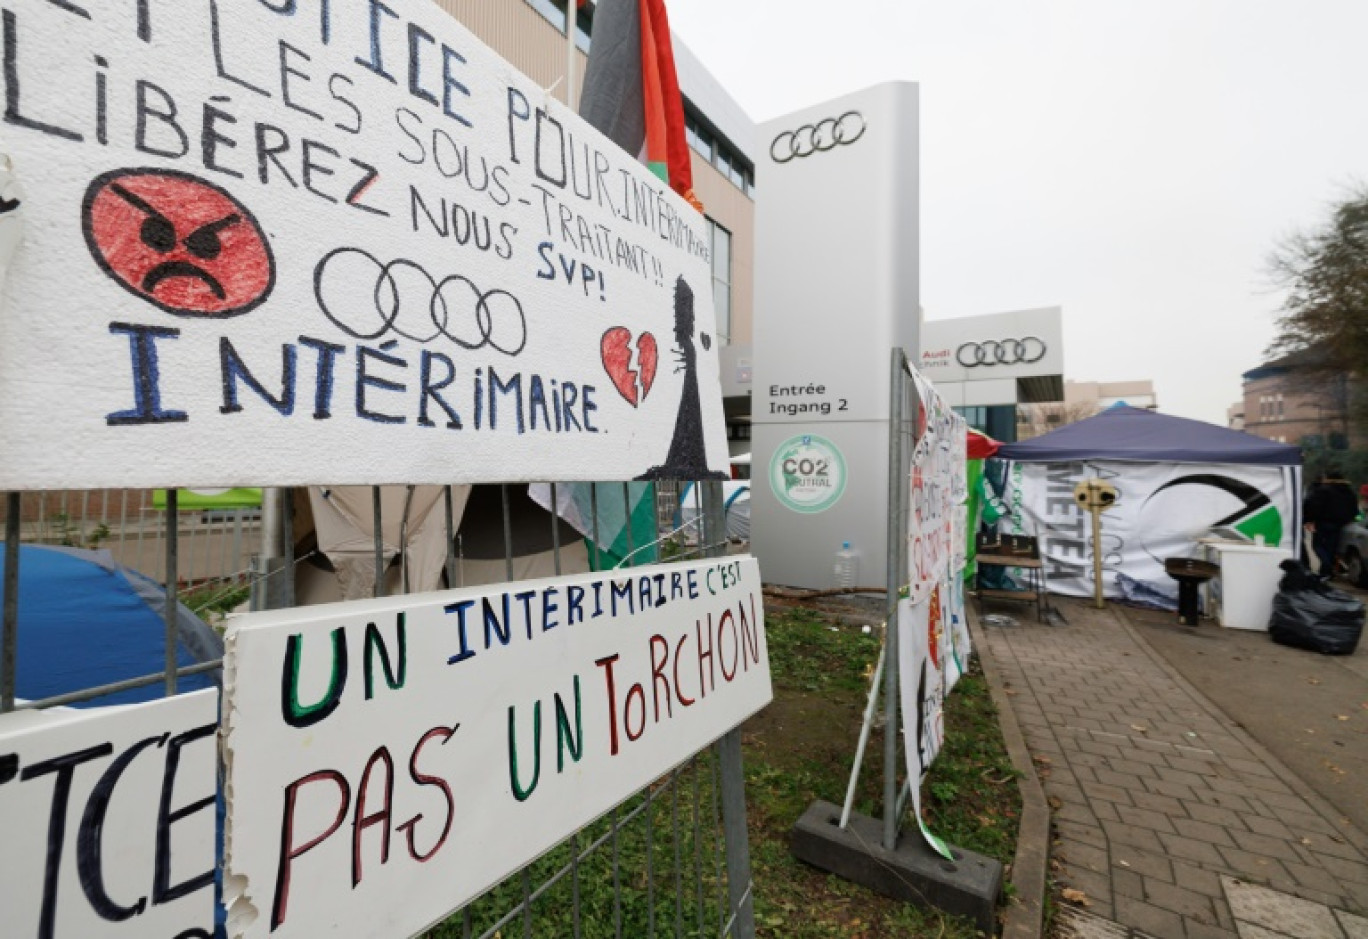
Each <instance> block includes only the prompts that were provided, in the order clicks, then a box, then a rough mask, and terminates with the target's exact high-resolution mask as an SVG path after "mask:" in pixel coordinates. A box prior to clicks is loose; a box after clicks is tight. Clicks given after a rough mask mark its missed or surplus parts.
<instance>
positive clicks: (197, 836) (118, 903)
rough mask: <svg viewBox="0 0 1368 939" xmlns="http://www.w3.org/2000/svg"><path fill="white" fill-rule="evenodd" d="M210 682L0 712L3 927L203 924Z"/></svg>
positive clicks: (66, 929) (188, 928) (87, 930)
mask: <svg viewBox="0 0 1368 939" xmlns="http://www.w3.org/2000/svg"><path fill="white" fill-rule="evenodd" d="M217 730H218V692H217V691H214V690H205V691H196V692H193V693H191V694H184V695H179V696H177V697H174V698H166V699H163V700H160V701H152V702H149V703H147V704H130V705H125V706H122V707H109V708H93V709H90V710H83V711H77V710H61V709H55V710H49V711H45V712H42V713H33V712H29V711H17V712H14V713H10V714H4V715H0V829H3V831H4V837H3V838H0V869H3V870H4V872H5V874H4V876H3V877H0V910H4V933H5V935H6V936H15V937H21V936H22V937H35V939H52V937H61V936H109V937H116V936H128V937H130V939H131V937H141V936H165V937H177V939H210V937H211V936H212V935H213V933H214V814H215V813H214V802H215V791H216V790H215V763H216V761H215V736H214V735H215V732H216V731H217Z"/></svg>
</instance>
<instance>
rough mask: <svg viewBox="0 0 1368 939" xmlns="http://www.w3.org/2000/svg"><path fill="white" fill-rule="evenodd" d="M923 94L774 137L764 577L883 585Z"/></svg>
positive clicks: (849, 103) (774, 132) (760, 255)
mask: <svg viewBox="0 0 1368 939" xmlns="http://www.w3.org/2000/svg"><path fill="white" fill-rule="evenodd" d="M917 94H918V90H917V86H916V85H915V84H911V83H906V82H896V83H889V84H883V85H876V86H874V87H873V88H868V89H865V90H863V91H859V92H856V93H854V94H851V95H848V96H846V97H843V98H839V99H836V100H834V101H828V102H826V103H824V104H819V105H816V106H814V107H811V108H808V109H805V110H803V111H799V112H796V113H794V114H790V115H788V116H787V117H782V118H779V119H777V120H774V121H771V122H769V123H767V124H765V125H763V126H762V127H761V129H760V135H761V142H762V145H763V147H764V151H763V153H762V155H761V158H760V162H761V166H760V167H759V170H758V173H757V175H758V176H759V177H760V178H761V179H762V180H763V182H762V184H761V185H762V188H761V190H760V195H759V198H758V199H757V202H756V238H755V249H756V271H755V284H756V287H755V300H756V303H755V321H754V349H755V352H754V364H753V369H754V371H753V375H754V383H753V385H752V399H751V421H752V429H751V438H752V440H751V444H752V454H753V458H752V467H751V513H752V519H753V522H752V527H751V547H752V551H753V552H754V553H755V554H756V555H757V556H758V557H759V558H760V559H761V563H762V564H763V566H764V569H765V577H766V579H767V580H770V581H772V582H775V583H780V584H788V585H792V586H801V587H814V588H821V587H830V586H835V583H834V580H833V565H834V559H835V556H836V553H837V551H839V550H840V549H841V544H842V542H846V541H848V542H850V544H851V547H852V549H853V550H855V551H856V553H857V555H858V580H859V582H860V584H859V585H860V586H871V585H880V584H882V583H883V582H884V580H885V576H886V575H885V571H886V567H887V550H888V549H887V544H888V527H887V526H888V514H889V513H888V505H887V494H888V444H889V440H888V419H889V367H888V363H889V358H890V354H891V351H892V350H893V349H894V348H903V349H906V350H908V353H909V355H910V356H913V355H915V352H916V349H917V322H918V300H919V294H918V256H919V249H918V212H919V208H918V182H917V172H918V129H917V123H918V101H917Z"/></svg>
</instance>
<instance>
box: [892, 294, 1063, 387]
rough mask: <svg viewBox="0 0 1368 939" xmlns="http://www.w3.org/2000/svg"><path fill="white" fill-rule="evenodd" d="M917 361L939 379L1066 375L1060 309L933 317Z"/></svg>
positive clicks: (925, 325) (926, 326)
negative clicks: (954, 317) (947, 318)
mask: <svg viewBox="0 0 1368 939" xmlns="http://www.w3.org/2000/svg"><path fill="white" fill-rule="evenodd" d="M918 366H919V367H920V369H921V371H922V374H924V375H925V376H926V377H927V378H929V379H931V380H932V381H934V382H947V381H950V382H972V381H990V380H993V379H1003V378H1035V377H1040V376H1049V375H1062V374H1063V373H1064V339H1063V329H1062V327H1061V319H1060V310H1059V308H1058V307H1050V308H1047V309H1040V310H1021V311H1019V312H1013V313H993V314H990V315H988V316H969V317H964V318H962V319H954V320H931V321H928V322H926V323H923V324H922V330H921V353H920V355H919V356H918Z"/></svg>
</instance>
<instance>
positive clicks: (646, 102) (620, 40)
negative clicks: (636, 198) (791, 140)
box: [579, 0, 703, 212]
mask: <svg viewBox="0 0 1368 939" xmlns="http://www.w3.org/2000/svg"><path fill="white" fill-rule="evenodd" d="M579 110H580V116H581V117H583V118H584V119H585V120H587V121H588V122H589V123H590V124H592V125H593V126H594V127H595V128H597V129H598V130H599V131H601V132H603V133H604V134H606V135H607V136H608V137H610V138H612V140H613V142H615V143H616V144H617V145H618V146H620V147H622V148H623V149H624V150H626V151H627V152H628V153H632V154H636V155H637V156H638V157H639V158H640V159H641V160H642V162H644V163H645V164H646V165H647V166H648V167H650V169H651V172H653V173H655V174H656V175H657V176H659V177H660V179H661V180H662V181H663V182H665V183H666V184H668V185H669V187H670V188H671V189H673V190H674V191H675V192H677V193H679V195H680V196H682V197H683V198H684V199H685V200H687V201H688V202H689V204H690V205H692V206H693V207H694V208H696V209H698V211H700V212H702V211H703V205H702V203H700V202H699V201H698V198H697V197H696V196H695V195H694V192H693V168H692V165H691V164H690V162H689V143H688V140H687V138H686V137H685V135H684V101H683V99H682V98H681V97H680V94H679V78H678V76H677V75H676V74H675V65H674V48H673V46H672V45H671V42H670V22H669V18H668V17H667V16H666V14H665V0H600V2H599V3H598V5H597V7H596V9H595V11H594V41H593V45H592V46H591V47H590V54H589V66H588V69H587V70H586V71H585V75H584V92H583V94H582V95H581V96H580V108H579Z"/></svg>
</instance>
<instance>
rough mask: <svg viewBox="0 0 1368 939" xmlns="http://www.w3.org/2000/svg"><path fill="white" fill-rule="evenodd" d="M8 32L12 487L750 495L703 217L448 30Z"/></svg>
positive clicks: (4, 419) (1, 472) (132, 9)
mask: <svg viewBox="0 0 1368 939" xmlns="http://www.w3.org/2000/svg"><path fill="white" fill-rule="evenodd" d="M0 29H2V30H3V41H4V58H5V68H4V70H3V80H4V83H5V102H6V107H5V110H4V115H3V143H2V144H0V157H3V159H0V170H3V173H0V175H3V176H4V178H0V276H3V280H4V283H3V287H0V291H2V292H0V432H2V433H3V436H4V439H5V447H6V453H5V460H4V461H3V463H0V486H3V487H5V488H21V489H22V488H36V487H45V488H60V487H82V488H91V487H98V486H151V487H155V486H164V485H177V486H200V487H222V486H240V485H259V484H285V485H288V484H299V483H307V482H317V481H319V479H320V478H324V477H326V479H327V481H329V482H334V483H386V482H404V483H420V482H441V483H447V482H469V481H478V480H488V479H501V480H513V479H618V478H634V477H642V476H645V477H659V476H674V477H678V478H698V477H702V476H704V475H707V474H708V472H709V471H712V472H722V471H724V470H725V469H726V458H727V452H726V441H725V439H724V434H723V427H724V422H723V417H722V405H721V396H720V391H719V383H718V372H717V359H716V351H717V350H716V348H715V346H714V345H713V342H712V331H713V322H714V316H713V309H712V303H711V296H712V290H711V274H710V266H709V264H710V257H709V250H710V249H709V242H708V236H707V230H706V223H705V220H704V218H703V217H702V216H701V215H700V214H698V213H697V212H696V211H694V210H693V209H692V208H690V207H689V206H688V205H687V204H686V203H684V202H683V201H682V200H681V199H679V198H678V197H677V196H676V195H675V194H674V193H672V192H671V191H670V190H669V188H668V187H667V186H666V185H665V184H663V183H662V182H661V181H660V180H658V179H657V178H656V177H655V176H653V175H651V174H650V172H649V171H647V170H646V169H645V168H644V167H643V166H641V165H640V164H639V163H638V162H637V161H636V160H635V159H634V156H635V155H632V154H627V153H624V152H622V151H621V150H620V149H618V148H617V147H615V146H614V145H613V144H612V143H611V142H610V141H608V140H607V139H606V138H604V137H602V136H601V135H600V134H598V133H597V132H596V131H594V130H593V129H591V128H590V127H589V126H588V125H586V124H584V123H583V122H582V121H581V120H580V119H579V118H578V117H577V116H576V115H574V114H573V113H570V112H569V111H567V110H566V109H565V108H564V107H563V106H561V105H560V104H559V102H557V101H556V100H554V99H552V98H551V97H550V96H549V95H548V94H547V93H546V92H545V91H543V90H542V89H540V88H538V87H537V86H536V85H535V84H534V83H533V82H531V81H530V80H528V79H527V78H526V77H524V76H523V75H521V74H519V73H517V72H516V71H515V70H514V69H513V68H512V67H511V66H509V65H508V64H507V63H506V62H504V61H503V60H501V59H499V58H498V57H497V56H496V55H495V54H494V53H492V52H491V51H490V50H489V49H487V48H486V47H485V46H483V45H482V44H481V43H480V42H479V41H478V40H477V39H475V37H474V36H472V35H471V34H470V33H469V32H468V31H467V30H466V29H465V28H464V27H462V26H461V25H460V24H459V23H457V22H456V21H455V20H454V19H452V18H451V17H450V16H448V15H447V14H445V13H444V12H443V11H442V10H441V9H440V8H439V7H437V6H436V5H435V4H432V3H428V2H424V0H386V2H384V3H379V2H375V0H329V2H319V3H302V2H296V0H276V2H266V0H255V2H254V0H199V2H195V3H174V4H172V3H145V2H144V3H98V2H93V0H70V2H66V0H64V2H61V3H54V2H50V0H12V2H7V3H6V4H5V8H4V11H3V23H0ZM6 161H7V164H8V165H6ZM16 235H17V237H18V239H19V241H18V247H17V250H15V251H14V253H13V256H12V258H9V259H8V263H6V256H5V254H6V252H5V250H4V249H5V248H6V246H10V245H12V244H13V242H14V239H15V236H16ZM676 364H678V366H679V367H678V368H676V367H675V365H676ZM75 442H78V443H79V445H78V446H73V445H72V444H73V443H75ZM248 442H250V445H247V444H248ZM153 450H154V451H155V452H156V454H157V458H156V459H155V460H148V459H145V458H143V457H144V456H145V454H146V453H148V452H149V451H153Z"/></svg>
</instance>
